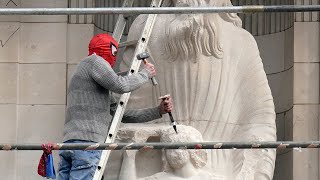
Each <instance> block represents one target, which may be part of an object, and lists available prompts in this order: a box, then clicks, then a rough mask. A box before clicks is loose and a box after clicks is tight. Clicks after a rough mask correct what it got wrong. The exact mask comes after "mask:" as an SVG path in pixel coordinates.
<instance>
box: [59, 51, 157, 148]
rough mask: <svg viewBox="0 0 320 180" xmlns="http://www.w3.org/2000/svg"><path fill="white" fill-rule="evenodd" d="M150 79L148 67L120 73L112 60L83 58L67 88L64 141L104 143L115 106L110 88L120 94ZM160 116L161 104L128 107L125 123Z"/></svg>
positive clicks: (92, 57)
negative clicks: (115, 68) (110, 63)
mask: <svg viewBox="0 0 320 180" xmlns="http://www.w3.org/2000/svg"><path fill="white" fill-rule="evenodd" d="M149 78H150V74H149V71H147V70H146V69H143V70H141V71H140V72H138V73H135V74H133V75H131V76H118V75H117V74H116V73H115V72H114V71H113V69H112V68H111V66H110V65H109V63H108V62H106V61H105V60H104V59H103V58H101V57H100V56H97V55H91V56H88V57H87V58H85V59H84V60H82V61H81V62H80V63H79V64H78V66H77V68H76V70H75V72H74V74H73V76H72V78H71V80H70V83H69V87H68V93H67V109H66V120H65V126H64V139H63V141H67V140H71V139H77V140H88V141H94V142H99V143H103V142H104V140H105V138H106V135H107V133H108V130H109V126H110V124H111V121H112V114H113V113H114V111H115V108H116V104H113V103H116V102H114V100H113V98H112V96H111V93H110V91H112V92H115V93H119V94H123V93H126V92H130V91H133V90H135V89H138V88H139V87H141V86H142V85H143V84H144V83H146V82H148V80H149ZM160 117H161V115H160V114H159V107H155V108H148V109H139V110H126V111H125V113H124V116H123V119H122V122H124V123H138V122H147V121H150V120H153V119H157V118H160Z"/></svg>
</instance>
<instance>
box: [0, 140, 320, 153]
mask: <svg viewBox="0 0 320 180" xmlns="http://www.w3.org/2000/svg"><path fill="white" fill-rule="evenodd" d="M291 148H298V149H301V148H320V141H276V142H189V143H160V142H159V143H100V144H99V143H56V144H53V150H152V149H291ZM0 150H6V151H11V150H42V144H0Z"/></svg>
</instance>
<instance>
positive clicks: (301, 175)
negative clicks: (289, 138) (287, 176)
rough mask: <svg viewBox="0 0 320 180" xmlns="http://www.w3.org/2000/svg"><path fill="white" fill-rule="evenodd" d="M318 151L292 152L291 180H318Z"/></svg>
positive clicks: (296, 150) (298, 150) (301, 150)
mask: <svg viewBox="0 0 320 180" xmlns="http://www.w3.org/2000/svg"><path fill="white" fill-rule="evenodd" d="M318 161H319V150H318V149H295V150H294V151H293V180H301V179H308V180H319V175H318Z"/></svg>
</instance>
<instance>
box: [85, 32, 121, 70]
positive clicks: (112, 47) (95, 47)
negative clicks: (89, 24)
mask: <svg viewBox="0 0 320 180" xmlns="http://www.w3.org/2000/svg"><path fill="white" fill-rule="evenodd" d="M117 51H118V42H117V41H116V40H114V39H113V38H112V37H111V36H110V35H108V34H97V35H95V36H94V37H93V38H92V39H91V41H90V43H89V55H92V54H93V53H96V54H97V55H98V56H101V57H102V58H103V59H105V60H106V61H108V62H109V64H110V65H111V67H113V66H114V64H115V62H116V55H117Z"/></svg>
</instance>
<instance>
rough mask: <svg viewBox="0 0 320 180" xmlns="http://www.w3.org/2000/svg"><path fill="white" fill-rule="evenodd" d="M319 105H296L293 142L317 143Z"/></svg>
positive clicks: (294, 109)
mask: <svg viewBox="0 0 320 180" xmlns="http://www.w3.org/2000/svg"><path fill="white" fill-rule="evenodd" d="M318 121H319V105H294V107H293V140H294V141H312V140H313V141H317V140H318V137H319V130H318V129H319V126H318V125H319V122H318Z"/></svg>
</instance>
